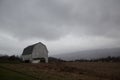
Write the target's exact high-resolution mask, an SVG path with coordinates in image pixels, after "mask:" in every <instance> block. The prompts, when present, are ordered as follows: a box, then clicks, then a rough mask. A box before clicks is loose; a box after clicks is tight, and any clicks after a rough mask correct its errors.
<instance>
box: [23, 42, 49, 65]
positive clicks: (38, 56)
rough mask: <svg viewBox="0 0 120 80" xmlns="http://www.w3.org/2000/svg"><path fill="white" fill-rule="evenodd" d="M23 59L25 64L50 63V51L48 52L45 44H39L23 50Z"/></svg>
mask: <svg viewBox="0 0 120 80" xmlns="http://www.w3.org/2000/svg"><path fill="white" fill-rule="evenodd" d="M21 57H22V60H23V61H24V62H31V63H39V62H45V63H48V50H47V47H46V46H45V45H44V44H43V43H41V42H39V43H36V44H33V45H30V46H28V47H26V48H25V49H24V50H23V53H22V56H21Z"/></svg>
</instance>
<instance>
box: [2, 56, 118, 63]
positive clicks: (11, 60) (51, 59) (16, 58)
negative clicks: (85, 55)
mask: <svg viewBox="0 0 120 80" xmlns="http://www.w3.org/2000/svg"><path fill="white" fill-rule="evenodd" d="M48 59H49V62H120V56H118V57H112V56H108V57H105V58H96V59H76V60H71V61H65V60H62V59H59V58H55V57H49V58H48ZM21 62H22V59H21V57H20V56H15V55H12V56H8V55H2V56H0V63H21Z"/></svg>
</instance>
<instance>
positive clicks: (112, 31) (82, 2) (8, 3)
mask: <svg viewBox="0 0 120 80" xmlns="http://www.w3.org/2000/svg"><path fill="white" fill-rule="evenodd" d="M119 4H120V1H119V0H92V1H91V0H34V1H33V0H20V1H19V0H1V3H0V12H1V13H0V30H1V31H4V32H9V33H11V34H12V35H13V36H15V37H17V38H22V39H24V38H31V37H38V38H43V39H57V38H60V37H61V36H64V35H67V34H69V33H71V34H73V35H74V34H75V35H80V36H81V35H85V36H86V35H87V36H88V35H90V36H94V35H95V36H107V37H108V36H109V37H115V36H117V37H120V35H119V34H120V32H119V31H120V6H119Z"/></svg>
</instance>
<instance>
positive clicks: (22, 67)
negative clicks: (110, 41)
mask: <svg viewBox="0 0 120 80" xmlns="http://www.w3.org/2000/svg"><path fill="white" fill-rule="evenodd" d="M1 66H3V67H6V68H9V69H13V70H15V71H18V72H21V73H24V74H27V75H32V76H35V77H37V78H39V79H41V80H48V79H49V80H120V76H119V75H120V63H112V62H104V63H102V62H62V63H48V64H44V63H40V64H24V63H22V64H1Z"/></svg>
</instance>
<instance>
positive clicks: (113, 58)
mask: <svg viewBox="0 0 120 80" xmlns="http://www.w3.org/2000/svg"><path fill="white" fill-rule="evenodd" d="M75 62H120V56H118V57H111V56H108V57H105V58H97V59H77V60H75Z"/></svg>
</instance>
